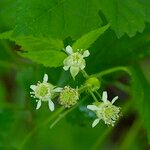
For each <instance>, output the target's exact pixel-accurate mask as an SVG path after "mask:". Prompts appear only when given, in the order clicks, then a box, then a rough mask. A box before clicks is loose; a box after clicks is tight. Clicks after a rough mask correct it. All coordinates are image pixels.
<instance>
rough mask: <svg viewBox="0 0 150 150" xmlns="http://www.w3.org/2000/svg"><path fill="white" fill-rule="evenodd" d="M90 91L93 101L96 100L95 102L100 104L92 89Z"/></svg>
mask: <svg viewBox="0 0 150 150" xmlns="http://www.w3.org/2000/svg"><path fill="white" fill-rule="evenodd" d="M88 91H89V93H90V94H91V96H92V97H93V99H94V100H95V102H98V100H97V98H96V96H95V95H94V93H93V92H92V91H91V90H90V89H88Z"/></svg>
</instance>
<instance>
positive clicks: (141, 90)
mask: <svg viewBox="0 0 150 150" xmlns="http://www.w3.org/2000/svg"><path fill="white" fill-rule="evenodd" d="M131 73H132V93H133V100H134V104H135V107H136V108H137V110H138V111H139V113H140V116H141V118H142V120H143V123H144V126H145V128H146V129H147V135H148V137H149V143H150V115H149V114H150V109H149V108H150V94H149V90H150V84H149V83H148V81H147V80H146V79H145V76H144V74H143V72H142V71H141V69H140V68H139V67H137V66H134V67H132V68H131Z"/></svg>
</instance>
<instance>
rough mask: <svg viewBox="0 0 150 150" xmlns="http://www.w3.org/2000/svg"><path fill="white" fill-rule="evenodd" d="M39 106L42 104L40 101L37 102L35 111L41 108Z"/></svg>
mask: <svg viewBox="0 0 150 150" xmlns="http://www.w3.org/2000/svg"><path fill="white" fill-rule="evenodd" d="M41 104H42V102H41V100H38V102H37V106H36V109H39V108H40V107H41Z"/></svg>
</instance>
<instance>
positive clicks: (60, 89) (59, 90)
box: [53, 87, 63, 92]
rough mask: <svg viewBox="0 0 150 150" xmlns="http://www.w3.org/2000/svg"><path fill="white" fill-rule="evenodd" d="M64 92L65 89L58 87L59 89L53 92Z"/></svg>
mask: <svg viewBox="0 0 150 150" xmlns="http://www.w3.org/2000/svg"><path fill="white" fill-rule="evenodd" d="M62 90H63V88H61V87H58V88H55V89H54V90H53V91H54V92H61V91H62Z"/></svg>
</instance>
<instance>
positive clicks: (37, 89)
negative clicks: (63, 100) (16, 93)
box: [30, 74, 62, 111]
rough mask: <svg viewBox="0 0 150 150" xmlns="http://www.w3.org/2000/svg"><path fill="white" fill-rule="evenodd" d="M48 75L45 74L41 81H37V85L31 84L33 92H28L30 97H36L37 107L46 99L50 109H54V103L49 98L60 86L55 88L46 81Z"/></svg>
mask: <svg viewBox="0 0 150 150" xmlns="http://www.w3.org/2000/svg"><path fill="white" fill-rule="evenodd" d="M47 81H48V75H47V74H45V75H44V78H43V82H42V83H41V82H38V83H37V85H31V86H30V88H31V89H32V90H33V92H30V94H31V97H34V98H37V100H36V101H37V107H36V109H39V108H40V107H41V104H42V101H48V106H49V109H50V110H51V111H54V103H53V102H52V100H51V98H52V96H53V95H54V93H55V92H61V90H62V88H59V87H58V88H55V86H53V85H52V84H50V83H48V82H47Z"/></svg>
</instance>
